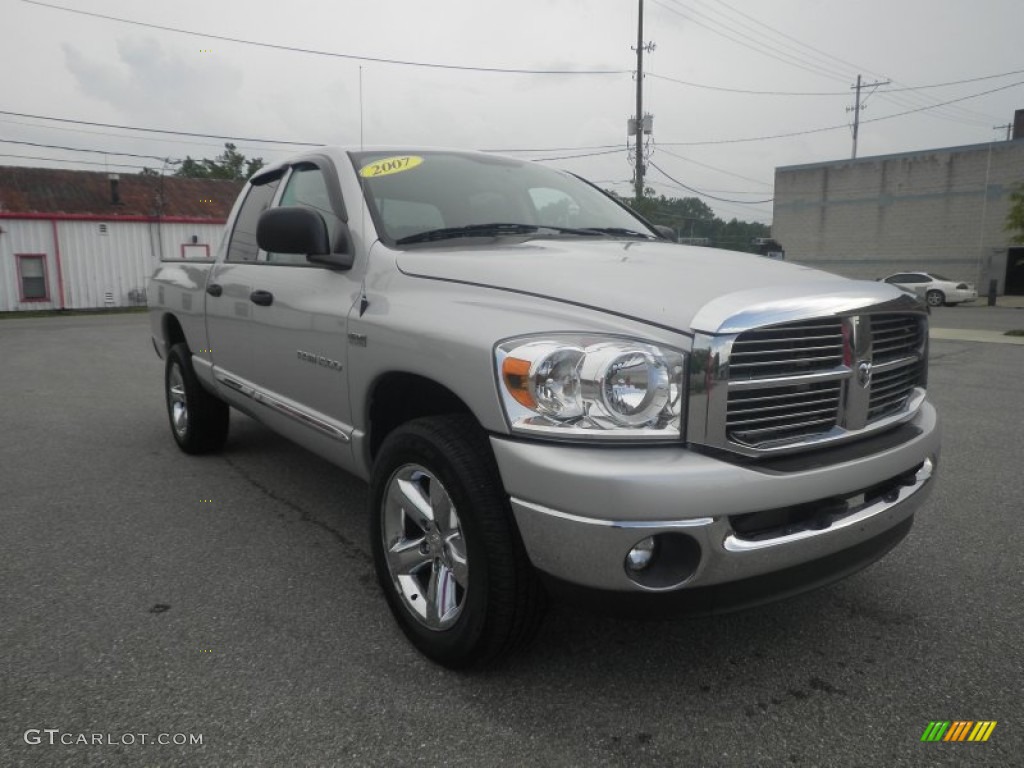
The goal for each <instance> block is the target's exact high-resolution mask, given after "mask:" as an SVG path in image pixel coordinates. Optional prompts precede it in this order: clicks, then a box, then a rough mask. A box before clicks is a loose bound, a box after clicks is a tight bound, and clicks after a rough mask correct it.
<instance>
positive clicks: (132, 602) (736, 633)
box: [0, 308, 1024, 767]
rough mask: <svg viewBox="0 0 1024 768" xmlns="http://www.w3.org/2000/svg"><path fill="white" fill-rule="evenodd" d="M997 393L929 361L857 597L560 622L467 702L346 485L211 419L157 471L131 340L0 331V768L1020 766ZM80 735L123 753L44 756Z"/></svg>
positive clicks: (1013, 366) (289, 451)
mask: <svg viewBox="0 0 1024 768" xmlns="http://www.w3.org/2000/svg"><path fill="white" fill-rule="evenodd" d="M965 311H969V312H984V311H986V310H985V309H984V308H977V309H968V308H955V309H942V310H939V312H940V313H942V319H943V322H942V323H941V325H942V326H943V327H957V326H955V325H951V324H950V323H951V322H952V321H951V320H947V318H954V319H955V318H956V316H957V315H963V314H964V312H965ZM1012 317H1013V318H1015V320H1014V321H1013V322H1011V324H1010V325H1008V326H1007V327H1024V311H1020V312H1017V313H1014V314H1013V315H1012ZM985 322H987V320H986V321H985ZM933 323H935V324H938V323H936V321H935V319H934V318H933ZM1014 323H1016V324H1014ZM1022 372H1024V348H1022V347H1021V346H1011V345H1009V344H1005V345H1004V344H992V343H973V342H966V341H965V342H960V341H956V342H953V341H935V342H933V344H932V366H931V373H930V388H931V392H932V398H933V400H934V401H935V402H936V404H937V406H938V408H939V410H940V413H941V416H942V418H943V422H944V438H943V457H942V463H941V466H940V477H939V479H938V480H937V485H936V488H935V490H934V493H933V495H932V498H931V501H930V503H929V505H928V507H927V509H926V510H925V511H924V512H923V513H922V514H920V515H919V516H918V519H917V522H916V524H915V527H914V529H913V531H912V532H911V534H910V536H909V537H908V538H907V540H905V541H904V542H903V543H902V544H901V545H900V547H899V548H898V549H897V550H895V551H894V552H893V553H891V554H890V555H889V556H888V557H886V558H885V559H884V560H882V561H881V562H879V563H877V564H875V565H874V566H872V567H871V568H869V569H867V570H866V571H863V572H861V573H859V574H857V575H856V576H853V577H852V578H849V579H847V580H845V581H843V582H841V583H839V584H837V585H834V586H832V587H829V588H827V589H824V590H819V591H817V592H814V593H812V594H809V595H805V596H802V597H799V598H795V599H792V600H789V601H787V602H784V603H780V604H776V605H774V606H769V607H764V608H759V609H754V610H751V611H747V612H745V613H740V614H733V615H729V616H724V617H717V618H707V619H691V620H686V621H675V622H658V621H645V622H640V621H627V620H619V619H612V618H607V617H600V616H593V615H590V614H586V613H581V612H578V611H576V610H575V609H573V608H572V607H571V606H565V605H562V606H557V607H556V609H555V610H553V611H552V613H551V614H550V615H549V617H548V619H547V621H546V623H545V625H544V627H543V628H542V630H541V633H540V636H539V637H538V639H537V642H536V643H535V644H534V645H533V646H532V648H531V649H530V651H529V652H528V653H525V654H523V655H520V656H518V657H516V658H515V659H513V660H512V661H511V662H510V663H509V664H507V665H506V666H504V667H501V668H498V669H493V670H490V671H487V672H484V673H477V674H468V675H467V674H459V673H454V672H450V671H447V670H444V669H441V668H438V667H435V666H433V665H432V664H431V663H429V662H427V661H425V660H424V659H423V658H421V657H420V656H419V655H418V654H417V653H416V652H415V651H414V650H413V649H412V648H411V646H410V645H409V644H408V643H407V642H406V641H405V639H404V637H402V636H401V634H400V632H399V631H398V629H397V628H396V626H395V625H394V624H393V622H392V620H391V617H390V615H389V614H388V612H387V609H386V607H385V604H384V601H383V599H382V598H381V596H380V595H379V593H378V588H377V586H376V583H375V581H374V578H373V574H372V566H371V563H370V558H369V548H368V544H367V536H366V532H365V528H366V524H365V519H366V513H365V504H366V494H365V490H364V487H363V486H362V484H361V483H359V482H358V481H356V480H354V479H351V478H349V477H347V476H345V475H343V474H342V473H340V472H339V471H338V470H336V469H334V468H333V467H332V466H331V465H328V464H327V463H325V462H324V461H322V460H320V459H318V458H316V457H314V456H312V455H311V454H308V453H306V452H305V451H303V450H301V449H299V448H296V447H293V446H291V445H289V444H287V443H285V442H283V441H281V440H280V439H278V438H276V437H275V436H273V435H272V434H271V433H269V432H268V431H266V430H265V429H264V428H262V427H261V426H259V425H257V424H256V423H254V422H252V421H250V420H248V419H246V418H244V417H240V416H238V415H237V414H233V423H232V430H233V431H232V436H231V438H230V439H229V442H228V445H227V448H226V451H225V452H224V453H223V454H222V455H218V456H213V457H206V458H201V459H197V458H192V457H187V456H185V455H184V454H182V453H180V452H179V451H178V450H177V448H176V447H175V445H174V443H173V441H172V439H171V437H170V434H169V432H168V426H167V423H166V417H165V414H164V409H163V399H162V391H161V377H162V363H161V362H160V361H159V360H158V359H157V358H156V356H155V355H154V354H153V351H152V348H151V346H150V343H149V339H148V325H147V318H146V317H145V316H144V315H118V316H97V317H72V318H39V319H15V320H3V321H0V392H2V395H3V396H2V398H0V425H2V427H3V429H2V440H0V766H13V765H32V766H36V765H67V766H82V765H161V766H172V765H182V766H185V765H246V766H262V765H266V766H293V765H294V766H298V765H340V766H362V765H367V766H412V765H423V766H441V765H444V766H474V767H478V766H491V765H510V766H519V765H531V766H533V765H537V766H603V765H608V766H698V765H699V766H714V765H721V766H748V765H795V766H820V765H858V766H861V765H863V766H883V765H884V766H903V765H907V766H910V765H913V766H918V765H979V766H981V765H984V766H996V765H1022V764H1024V758H1022V757H1021V755H1022V754H1024V738H1022V735H1021V734H1022V730H1024V704H1022V703H1021V682H1022V680H1024V643H1022V637H1024V600H1022V594H1024V569H1022V567H1021V563H1022V562H1024V558H1022V555H1021V553H1022V551H1024V523H1022V518H1021V491H1022V487H1024V484H1022V481H1021V467H1022V465H1024V462H1022V455H1024V437H1022V420H1021V414H1022V413H1024V376H1022V375H1021V374H1022ZM932 720H995V721H997V722H998V725H997V727H996V728H995V730H994V731H993V733H992V736H991V738H990V740H989V741H988V742H986V743H983V744H974V743H958V744H953V743H922V742H921V741H920V738H921V735H922V732H923V731H924V729H925V727H926V726H927V725H928V723H929V721H932ZM46 729H50V731H59V733H58V734H57V737H56V743H54V744H52V745H51V744H50V743H49V741H48V738H49V736H48V734H47V732H46ZM30 730H34V731H36V732H37V733H36V734H33V735H31V736H30V737H29V741H33V740H35V739H36V738H38V740H39V741H40V742H41V743H26V732H27V731H30ZM143 733H145V734H148V735H149V736H148V740H155V739H156V738H157V736H158V735H159V734H167V735H169V737H170V738H171V739H173V738H176V737H177V736H178V735H184V736H185V737H186V738H188V739H194V738H195V736H196V735H200V736H201V739H202V743H201V744H188V743H186V744H184V745H175V744H173V743H172V744H170V745H159V744H154V743H147V744H142V743H140V741H139V737H138V735H139V734H143ZM94 734H100V735H102V736H103V739H104V741H105V742H106V741H110V740H114V741H125V739H124V738H123V737H124V735H126V734H132V735H134V737H133V740H134V741H135V743H134V744H124V743H115V744H108V743H102V744H95V743H88V744H81V743H73V744H61V743H60V740H61V737H62V736H64V735H68V736H70V737H71V740H72V741H75V740H78V737H79V736H81V735H85V736H86V737H91V736H92V735H94ZM86 740H87V741H89V740H90V738H87V739H86Z"/></svg>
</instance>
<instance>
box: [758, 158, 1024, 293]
mask: <svg viewBox="0 0 1024 768" xmlns="http://www.w3.org/2000/svg"><path fill="white" fill-rule="evenodd" d="M1020 182H1024V138H1022V139H1017V140H1014V141H1004V142H993V143H990V144H976V145H972V146H965V147H951V148H946V149H931V150H923V151H920V152H908V153H905V154H900V155H882V156H878V157H863V158H858V159H856V160H841V161H835V162H830V163H815V164H811V165H794V166H787V167H783V168H777V169H776V171H775V216H774V222H773V224H772V236H773V237H774V238H775V239H776V240H778V241H779V242H780V243H782V245H783V247H784V248H785V249H786V258H787V260H789V261H795V262H798V263H801V264H807V265H809V266H814V267H817V268H820V269H825V270H828V271H831V272H836V273H838V274H842V275H846V276H849V277H860V278H870V279H874V278H878V277H884V276H885V275H888V274H891V273H893V272H903V271H934V272H938V273H940V274H943V275H945V276H947V277H950V278H952V279H954V280H967V281H972V282H974V283H975V284H976V285H977V287H978V291H979V293H982V294H983V293H985V292H986V291H987V290H988V282H989V279H995V280H997V281H998V288H997V290H998V292H999V293H1004V292H1005V293H1012V294H1022V295H1024V248H1018V247H1016V246H1014V245H1013V244H1011V243H1010V241H1009V240H1010V234H1009V233H1008V232H1006V231H1005V229H1004V225H1005V222H1006V214H1007V212H1008V210H1009V206H1010V199H1009V196H1010V192H1011V191H1012V190H1013V187H1014V186H1015V185H1016V184H1018V183H1020Z"/></svg>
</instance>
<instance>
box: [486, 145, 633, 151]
mask: <svg viewBox="0 0 1024 768" xmlns="http://www.w3.org/2000/svg"><path fill="white" fill-rule="evenodd" d="M577 149H624V147H623V146H622V145H621V144H595V145H593V146H589V147H543V148H542V147H533V148H532V149H508V148H505V149H481V150H480V151H481V152H572V151H574V150H577Z"/></svg>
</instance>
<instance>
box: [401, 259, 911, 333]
mask: <svg viewBox="0 0 1024 768" xmlns="http://www.w3.org/2000/svg"><path fill="white" fill-rule="evenodd" d="M397 262H398V268H399V269H400V270H401V271H402V272H403V273H404V274H407V275H411V276H415V277H424V278H432V279H435V280H451V281H455V282H460V283H468V284H472V285H480V286H486V287H488V288H496V289H498V290H507V291H515V292H517V293H525V294H530V295H534V296H540V297H543V298H546V299H552V300H554V301H563V302H567V303H571V304H576V305H581V306H585V307H589V308H592V309H595V310H597V311H601V312H610V313H612V314H616V315H620V316H626V317H629V318H632V319H636V320H640V321H642V322H646V323H650V324H653V325H657V326H660V327H663V328H667V329H670V330H674V331H681V332H684V333H686V332H689V331H695V330H697V331H704V332H706V333H727V332H736V330H742V328H741V327H740V326H745V327H751V326H753V325H757V324H759V322H762V321H763V320H761V318H763V316H764V314H765V313H771V315H772V321H773V322H784V321H786V320H796V319H800V318H801V317H808V316H813V315H814V314H831V313H834V312H837V311H844V310H847V309H855V308H858V307H863V306H868V305H871V304H877V303H883V302H886V301H892V300H897V299H898V298H899V297H900V296H901V295H902V293H901V292H900V291H899V290H898V289H895V288H893V286H891V285H888V284H884V283H874V282H866V281H859V280H849V279H847V278H843V277H838V276H836V275H831V274H828V273H826V272H819V271H817V270H814V269H810V268H809V267H801V266H797V265H795V264H787V263H785V262H778V261H773V260H771V259H767V258H763V257H761V256H754V255H752V254H745V253H739V252H737V251H724V250H718V249H715V248H701V247H696V246H684V245H676V244H674V243H662V242H645V241H636V240H631V241H621V240H614V241H593V240H585V241H579V240H577V241H573V240H531V241H527V242H520V243H501V244H488V245H486V246H483V247H481V246H480V245H479V244H474V245H473V246H459V247H454V248H422V249H410V250H405V251H398V252H397Z"/></svg>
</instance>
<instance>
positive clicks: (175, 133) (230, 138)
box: [0, 0, 323, 147]
mask: <svg viewBox="0 0 1024 768" xmlns="http://www.w3.org/2000/svg"><path fill="white" fill-rule="evenodd" d="M31 1H32V0H22V2H26V3H27V2H31ZM0 115H10V116H12V117H30V118H33V119H35V120H51V121H53V122H55V123H73V124H75V125H91V126H94V127H97V128H119V129H121V130H124V131H141V132H143V133H165V134H169V135H172V136H191V137H193V138H200V139H224V140H226V141H250V142H254V143H256V144H289V145H292V146H297V147H318V146H323V145H322V144H314V143H312V142H309V141H285V140H284V139H254V138H249V137H241V136H219V135H217V134H213V133H190V132H188V131H172V130H165V129H162V128H140V127H138V126H135V125H117V124H116V123H94V122H91V121H89V120H73V119H71V118H69V117H51V116H49V115H30V114H26V113H24V112H7V111H5V110H0Z"/></svg>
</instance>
